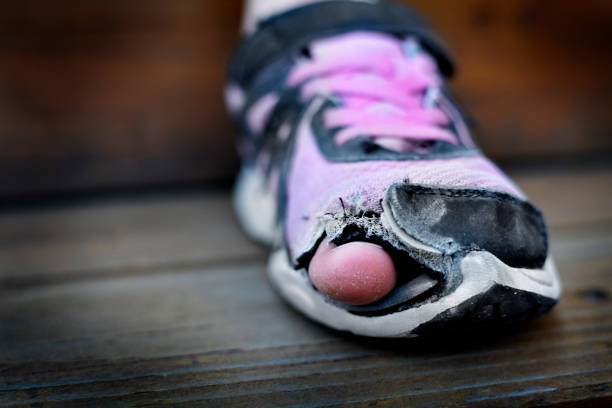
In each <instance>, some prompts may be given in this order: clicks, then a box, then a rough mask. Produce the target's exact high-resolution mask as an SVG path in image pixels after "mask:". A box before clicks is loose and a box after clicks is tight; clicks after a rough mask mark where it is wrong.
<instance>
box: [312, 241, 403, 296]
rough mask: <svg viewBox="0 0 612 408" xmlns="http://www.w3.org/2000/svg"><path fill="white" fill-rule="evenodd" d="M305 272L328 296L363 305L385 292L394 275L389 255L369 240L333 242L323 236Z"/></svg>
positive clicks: (390, 287) (386, 292) (395, 278)
mask: <svg viewBox="0 0 612 408" xmlns="http://www.w3.org/2000/svg"><path fill="white" fill-rule="evenodd" d="M308 274H309V275H310V280H311V281H312V283H313V285H314V286H315V287H316V288H317V289H318V290H319V291H320V292H322V293H324V294H325V295H327V296H328V297H330V298H332V299H334V300H337V301H340V302H343V303H347V304H351V305H366V304H368V303H372V302H375V301H377V300H379V299H381V298H383V297H384V296H386V295H387V294H388V293H389V292H391V290H392V289H393V287H394V286H395V283H396V280H397V277H396V272H395V266H394V265H393V260H392V259H391V256H390V255H389V254H388V253H387V252H386V251H385V250H384V249H383V248H382V247H380V246H378V245H376V244H372V243H369V242H361V241H355V242H349V243H347V244H344V245H340V246H336V245H334V244H328V243H327V242H326V240H323V241H322V242H321V244H319V247H318V248H317V251H316V252H315V254H314V256H313V258H312V260H311V261H310V265H309V267H308Z"/></svg>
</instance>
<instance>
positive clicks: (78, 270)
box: [0, 193, 265, 287]
mask: <svg viewBox="0 0 612 408" xmlns="http://www.w3.org/2000/svg"><path fill="white" fill-rule="evenodd" d="M264 256H265V252H264V250H263V249H262V248H261V247H260V246H258V245H256V244H254V243H253V242H251V241H250V240H248V239H247V238H246V237H245V236H244V234H243V233H242V232H241V230H240V228H239V227H238V225H237V223H236V221H235V218H234V216H233V212H232V206H231V202H230V199H229V196H228V194H226V193H223V194H206V193H185V194H178V195H177V194H175V195H173V196H167V195H166V196H164V195H161V196H154V197H148V198H140V199H139V198H133V199H131V200H121V201H118V200H113V199H109V200H107V201H103V202H94V203H92V202H85V203H82V204H78V203H77V204H74V205H68V206H65V207H49V208H47V209H42V210H41V209H39V210H36V209H32V210H21V211H20V210H17V211H9V212H5V213H3V214H2V215H0V287H9V286H24V285H25V286H27V285H40V284H43V283H50V282H58V281H62V280H66V279H84V278H89V277H92V276H101V275H102V276H104V275H112V274H118V275H125V274H129V273H151V271H152V270H156V269H159V268H162V267H168V266H169V265H174V266H182V267H185V266H189V265H194V264H197V265H202V264H206V263H218V262H221V261H227V260H229V259H231V260H232V261H234V262H236V261H240V260H241V259H242V260H253V259H255V260H257V259H263V257H264Z"/></svg>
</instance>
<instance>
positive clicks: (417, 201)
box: [385, 183, 548, 268]
mask: <svg viewBox="0 0 612 408" xmlns="http://www.w3.org/2000/svg"><path fill="white" fill-rule="evenodd" d="M385 200H386V202H387V205H388V207H389V209H390V210H391V214H392V217H393V219H394V220H395V222H396V223H397V224H398V225H399V226H400V227H401V228H402V229H403V230H404V231H405V232H406V233H407V234H408V235H410V236H412V237H413V238H416V239H417V240H419V241H421V242H423V243H425V244H428V245H430V246H432V247H434V248H436V249H438V250H440V251H442V252H443V253H446V254H453V253H457V252H461V251H465V250H485V251H488V252H490V253H492V254H493V255H495V256H496V257H498V258H499V259H500V260H502V261H503V262H504V263H506V264H507V265H510V266H512V267H523V268H541V267H542V266H543V265H544V262H545V261H546V256H547V253H548V237H547V233H546V225H545V223H544V219H543V217H542V214H541V213H540V211H539V210H538V209H537V208H535V207H534V206H533V205H532V204H531V203H529V202H527V201H523V200H521V199H518V198H516V197H514V196H512V195H510V194H507V193H503V192H499V191H491V190H486V189H478V188H456V187H449V188H436V187H431V186H423V185H414V184H409V183H397V184H393V185H392V186H391V187H389V189H388V190H387V194H386V197H385Z"/></svg>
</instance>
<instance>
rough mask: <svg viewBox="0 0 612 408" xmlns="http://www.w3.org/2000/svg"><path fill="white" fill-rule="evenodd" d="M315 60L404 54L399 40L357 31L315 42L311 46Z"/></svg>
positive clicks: (381, 34) (384, 35)
mask: <svg viewBox="0 0 612 408" xmlns="http://www.w3.org/2000/svg"><path fill="white" fill-rule="evenodd" d="M309 50H310V54H311V55H312V57H313V58H314V59H323V60H329V59H341V58H342V57H343V56H353V55H355V54H359V55H363V56H365V57H371V58H375V57H376V55H381V54H384V55H387V56H391V57H393V56H395V57H399V56H401V55H402V54H403V50H402V44H401V41H400V40H399V39H397V38H396V37H393V36H391V35H388V34H384V33H377V32H366V31H357V32H352V33H348V34H341V35H337V36H334V37H331V38H325V39H319V40H315V41H313V42H312V43H311V44H310V47H309Z"/></svg>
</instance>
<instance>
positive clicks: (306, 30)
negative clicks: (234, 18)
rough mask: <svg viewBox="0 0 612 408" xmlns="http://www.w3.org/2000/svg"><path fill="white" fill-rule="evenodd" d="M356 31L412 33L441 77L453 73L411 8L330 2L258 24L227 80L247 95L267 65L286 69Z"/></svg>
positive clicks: (445, 55)
mask: <svg viewBox="0 0 612 408" xmlns="http://www.w3.org/2000/svg"><path fill="white" fill-rule="evenodd" d="M355 30H367V31H380V32H385V33H389V34H394V35H401V36H406V35H414V36H416V37H418V38H419V39H420V40H421V42H422V45H423V46H424V47H425V48H426V50H427V51H428V52H429V53H430V54H432V55H433V56H434V57H435V58H436V60H437V62H438V66H439V68H440V72H442V74H444V75H446V76H451V75H452V73H453V70H454V67H453V63H452V60H451V58H450V57H449V53H448V52H447V51H446V49H445V48H444V47H443V46H442V45H441V44H442V43H441V41H440V40H439V39H438V38H437V37H436V35H435V34H433V32H432V31H431V30H430V28H429V26H428V25H427V24H426V23H425V22H424V21H423V19H422V18H421V17H420V16H419V15H418V14H417V13H416V12H414V11H413V10H411V9H409V8H407V7H405V6H400V5H396V4H389V3H376V4H371V3H362V2H356V1H347V0H334V1H325V2H320V3H315V4H311V5H307V6H303V7H298V8H295V9H292V10H290V11H287V12H285V13H282V14H279V15H276V16H274V17H272V18H270V19H268V20H265V21H263V22H261V23H260V25H259V27H258V29H257V31H256V32H255V33H254V34H253V35H251V36H250V37H249V38H247V39H246V40H245V41H244V42H242V44H241V45H240V47H239V48H238V51H237V52H236V54H235V55H234V57H233V59H232V62H231V64H230V79H231V80H232V81H233V82H235V83H237V84H238V85H240V86H241V87H242V88H243V89H245V90H247V92H248V91H249V90H250V87H251V85H252V83H253V81H254V80H255V79H256V78H257V77H258V76H259V74H260V73H261V72H262V71H263V70H264V69H267V68H268V67H269V66H270V64H271V63H280V64H281V65H291V60H292V59H293V58H294V56H295V55H297V54H299V52H300V49H302V48H303V47H305V46H306V45H307V44H308V43H310V42H311V41H313V40H315V39H317V38H323V37H329V36H332V35H337V34H342V33H345V32H349V31H355ZM283 60H284V61H285V63H283V62H281V61H283Z"/></svg>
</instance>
